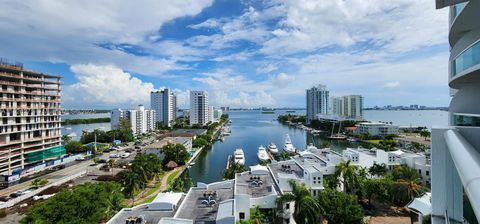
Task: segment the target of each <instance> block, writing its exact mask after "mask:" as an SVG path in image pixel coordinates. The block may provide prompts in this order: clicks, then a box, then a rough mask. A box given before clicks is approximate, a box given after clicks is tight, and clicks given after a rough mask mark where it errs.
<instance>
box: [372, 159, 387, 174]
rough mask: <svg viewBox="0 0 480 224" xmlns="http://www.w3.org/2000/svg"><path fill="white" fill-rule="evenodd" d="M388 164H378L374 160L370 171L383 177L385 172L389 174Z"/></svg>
mask: <svg viewBox="0 0 480 224" xmlns="http://www.w3.org/2000/svg"><path fill="white" fill-rule="evenodd" d="M387 171H388V169H387V165H385V163H382V164H378V163H376V162H373V165H372V166H371V167H370V168H368V173H370V175H372V176H377V177H382V176H384V175H385V174H387Z"/></svg>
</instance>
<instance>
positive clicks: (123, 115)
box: [110, 105, 156, 135]
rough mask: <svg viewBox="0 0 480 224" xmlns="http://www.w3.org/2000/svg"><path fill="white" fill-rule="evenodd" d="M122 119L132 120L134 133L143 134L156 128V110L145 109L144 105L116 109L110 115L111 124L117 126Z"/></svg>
mask: <svg viewBox="0 0 480 224" xmlns="http://www.w3.org/2000/svg"><path fill="white" fill-rule="evenodd" d="M122 119H125V120H128V121H129V122H130V125H131V128H132V132H133V134H134V135H138V134H143V133H146V132H148V131H151V130H155V124H156V116H155V110H145V107H144V106H143V105H138V107H137V109H134V110H122V109H114V110H112V112H111V115H110V126H111V127H112V129H114V128H117V127H118V125H119V124H120V121H121V120H122Z"/></svg>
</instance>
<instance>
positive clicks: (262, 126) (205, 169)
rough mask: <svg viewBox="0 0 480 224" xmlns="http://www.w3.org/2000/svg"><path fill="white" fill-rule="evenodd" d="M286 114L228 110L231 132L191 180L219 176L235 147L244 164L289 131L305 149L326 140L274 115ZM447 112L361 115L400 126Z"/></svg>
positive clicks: (431, 121) (339, 145)
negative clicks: (309, 145) (291, 125)
mask: <svg viewBox="0 0 480 224" xmlns="http://www.w3.org/2000/svg"><path fill="white" fill-rule="evenodd" d="M280 114H286V111H285V110H276V111H275V114H262V113H261V111H231V112H230V114H229V115H230V120H232V125H231V129H232V134H231V135H230V136H227V137H225V141H224V142H216V143H214V145H213V146H212V148H211V149H208V150H204V151H203V152H202V153H201V154H200V155H199V157H198V159H197V160H196V161H195V165H193V166H192V167H191V168H190V170H189V174H190V176H191V177H192V179H193V180H194V182H204V183H211V182H215V181H219V180H221V173H222V171H223V170H224V169H225V166H226V160H227V157H228V155H231V154H232V153H233V151H234V150H235V149H236V148H242V149H243V151H244V152H245V164H246V165H247V166H248V165H255V164H257V163H258V159H257V150H258V147H259V146H260V145H264V146H266V145H268V143H269V142H274V143H275V144H276V145H277V147H278V148H279V150H281V149H282V148H283V143H284V137H285V134H287V133H288V134H289V135H290V138H291V139H292V142H293V145H294V146H295V147H296V148H299V149H305V148H306V146H307V145H308V144H309V143H314V144H315V145H316V146H317V147H320V146H321V145H322V144H323V143H324V142H330V141H329V140H327V139H325V138H323V137H320V136H313V135H311V134H309V133H307V132H305V131H303V130H300V129H296V128H292V127H289V126H286V125H282V124H280V123H278V122H277V120H276V118H277V117H278V115H280ZM296 114H302V115H304V114H305V110H297V111H296ZM447 115H448V113H447V112H445V111H365V118H366V119H367V120H371V121H385V122H393V123H394V124H396V125H400V126H410V125H411V126H427V127H429V128H430V127H431V126H432V125H446V124H447V121H448V116H447ZM330 143H331V145H332V146H331V147H332V149H334V150H336V151H341V150H343V149H345V148H346V147H355V146H356V145H353V143H349V142H347V141H332V142H330Z"/></svg>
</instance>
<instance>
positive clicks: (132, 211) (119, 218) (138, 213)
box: [107, 202, 181, 224]
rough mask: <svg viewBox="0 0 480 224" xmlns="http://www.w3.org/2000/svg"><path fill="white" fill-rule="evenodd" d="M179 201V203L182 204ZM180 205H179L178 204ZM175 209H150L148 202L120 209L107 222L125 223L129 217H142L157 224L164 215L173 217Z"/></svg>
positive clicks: (148, 223)
mask: <svg viewBox="0 0 480 224" xmlns="http://www.w3.org/2000/svg"><path fill="white" fill-rule="evenodd" d="M180 203H181V202H180ZM180 203H179V204H180ZM177 206H178V205H177ZM174 214H175V211H174V210H172V211H150V210H148V204H143V205H138V206H136V207H133V208H124V209H122V210H120V212H118V213H117V214H116V215H115V216H114V217H113V218H112V219H110V221H108V222H107V224H125V221H126V220H127V219H128V218H134V217H142V218H144V219H145V221H146V222H145V223H147V224H157V223H158V222H159V221H160V219H162V218H164V217H173V215H174Z"/></svg>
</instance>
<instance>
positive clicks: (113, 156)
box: [108, 154, 120, 158]
mask: <svg viewBox="0 0 480 224" xmlns="http://www.w3.org/2000/svg"><path fill="white" fill-rule="evenodd" d="M108 157H109V158H118V157H120V156H119V155H118V154H110V155H109V156H108Z"/></svg>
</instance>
